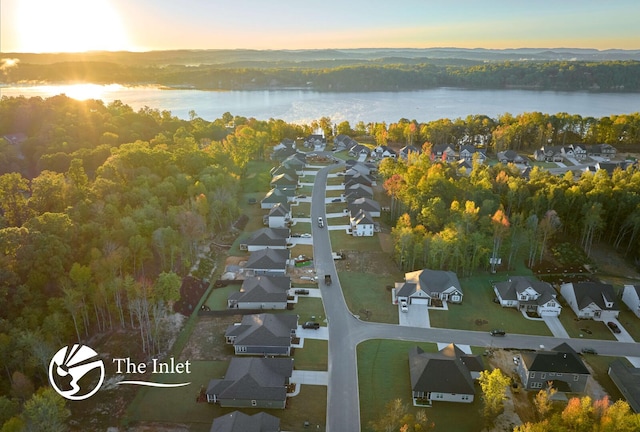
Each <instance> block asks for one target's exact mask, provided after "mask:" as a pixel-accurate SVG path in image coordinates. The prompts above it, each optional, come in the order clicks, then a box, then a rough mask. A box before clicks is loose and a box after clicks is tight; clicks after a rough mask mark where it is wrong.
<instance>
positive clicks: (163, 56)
mask: <svg viewBox="0 0 640 432" xmlns="http://www.w3.org/2000/svg"><path fill="white" fill-rule="evenodd" d="M0 56H2V57H11V58H16V59H18V60H20V61H21V62H25V63H31V64H51V63H59V62H75V61H91V62H112V63H124V64H127V65H242V64H261V65H263V66H269V67H274V66H283V65H290V64H300V63H305V62H321V61H329V62H337V63H342V62H344V63H345V64H353V63H358V62H359V61H372V60H379V59H387V58H394V59H396V60H400V59H407V60H410V59H447V60H473V61H481V62H487V61H489V62H492V61H498V62H500V61H517V60H532V61H571V60H577V61H617V60H637V61H640V50H616V49H612V50H602V51H601V50H596V49H581V48H517V49H502V50H498V49H484V48H476V49H465V48H397V49H396V48H371V49H365V48H360V49H323V50H242V49H240V50H173V51H148V52H110V51H95V52H88V53H59V54H48V53H45V54H33V53H0ZM456 64H458V63H456Z"/></svg>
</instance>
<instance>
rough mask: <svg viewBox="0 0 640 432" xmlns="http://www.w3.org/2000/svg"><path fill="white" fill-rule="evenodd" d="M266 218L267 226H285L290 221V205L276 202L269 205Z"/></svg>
mask: <svg viewBox="0 0 640 432" xmlns="http://www.w3.org/2000/svg"><path fill="white" fill-rule="evenodd" d="M267 219H268V225H269V228H287V227H288V226H289V223H290V222H291V207H289V204H283V203H278V204H276V205H274V206H273V207H271V210H269V214H268V215H267Z"/></svg>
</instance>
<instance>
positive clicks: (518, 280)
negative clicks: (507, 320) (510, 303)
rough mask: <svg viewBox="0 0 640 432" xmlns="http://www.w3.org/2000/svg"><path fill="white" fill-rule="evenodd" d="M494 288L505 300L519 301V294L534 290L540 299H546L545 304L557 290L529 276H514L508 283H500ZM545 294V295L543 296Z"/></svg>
mask: <svg viewBox="0 0 640 432" xmlns="http://www.w3.org/2000/svg"><path fill="white" fill-rule="evenodd" d="M494 286H495V287H496V289H497V290H498V292H499V293H500V297H501V298H502V299H503V300H517V299H518V294H522V293H523V292H524V291H526V290H527V289H529V288H531V289H533V290H534V291H535V292H537V293H538V294H539V295H540V297H538V298H539V299H540V298H542V297H544V298H545V299H546V301H545V303H546V302H547V301H549V300H550V297H553V295H554V294H555V290H554V289H553V287H552V286H551V285H550V284H548V283H547V282H543V281H539V280H537V279H533V278H530V277H527V276H512V277H510V278H509V280H508V281H504V282H498V283H496V284H494ZM543 294H545V295H544V296H543ZM540 304H544V303H540Z"/></svg>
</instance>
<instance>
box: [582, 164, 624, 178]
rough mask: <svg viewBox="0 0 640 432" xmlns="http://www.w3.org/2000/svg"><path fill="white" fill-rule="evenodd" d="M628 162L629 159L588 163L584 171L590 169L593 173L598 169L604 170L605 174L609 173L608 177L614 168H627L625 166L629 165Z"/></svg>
mask: <svg viewBox="0 0 640 432" xmlns="http://www.w3.org/2000/svg"><path fill="white" fill-rule="evenodd" d="M630 163H631V162H629V161H616V162H596V164H595V165H590V166H588V167H586V168H585V171H591V172H593V173H595V172H596V171H599V170H605V171H606V172H607V174H609V177H611V175H612V174H613V173H614V171H615V170H617V169H621V170H625V169H627V166H629V164H630Z"/></svg>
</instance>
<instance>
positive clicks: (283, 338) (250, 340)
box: [225, 314, 298, 347]
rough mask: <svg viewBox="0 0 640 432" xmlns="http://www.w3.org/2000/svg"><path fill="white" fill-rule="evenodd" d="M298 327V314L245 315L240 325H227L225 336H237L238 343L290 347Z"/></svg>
mask: <svg viewBox="0 0 640 432" xmlns="http://www.w3.org/2000/svg"><path fill="white" fill-rule="evenodd" d="M297 327H298V316H297V315H291V314H258V315H245V316H244V317H242V322H241V323H240V325H231V326H229V327H227V331H226V332H225V337H228V336H235V337H236V338H235V342H234V344H236V345H245V346H256V345H257V346H270V347H276V346H278V347H282V346H284V347H288V346H290V345H291V334H292V331H294V330H295V329H296V328H297Z"/></svg>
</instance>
